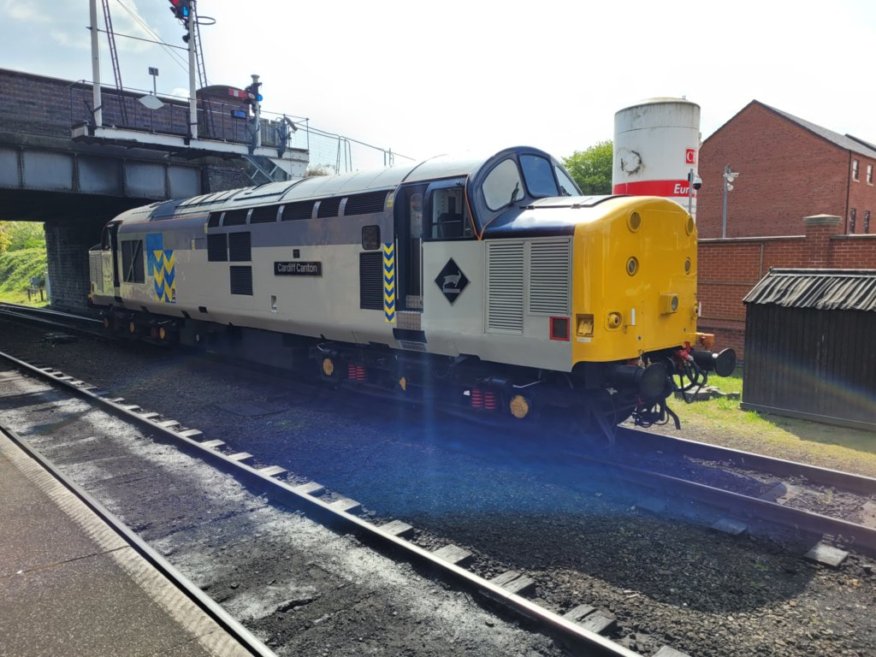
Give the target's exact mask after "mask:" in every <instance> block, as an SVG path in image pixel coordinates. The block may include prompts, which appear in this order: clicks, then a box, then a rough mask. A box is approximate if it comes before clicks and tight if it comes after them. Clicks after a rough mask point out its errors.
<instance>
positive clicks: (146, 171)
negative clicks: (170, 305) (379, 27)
mask: <svg viewBox="0 0 876 657" xmlns="http://www.w3.org/2000/svg"><path fill="white" fill-rule="evenodd" d="M221 89H225V90H226V91H227V89H228V88H227V87H225V88H207V89H205V90H201V92H199V94H198V134H200V135H201V136H202V138H201V139H198V140H196V141H193V140H190V139H189V138H188V134H189V125H188V122H189V106H188V104H187V103H186V102H184V101H180V100H173V99H167V98H162V97H157V96H151V97H149V98H147V97H144V96H143V95H142V94H135V93H131V92H127V91H117V90H115V89H108V88H104V89H103V94H102V99H103V100H102V106H101V110H102V115H103V122H102V123H103V126H105V127H103V128H98V127H96V126H95V123H94V112H93V109H94V108H93V102H92V98H93V94H92V85H91V84H90V83H85V82H72V81H69V80H60V79H56V78H49V77H44V76H39V75H33V74H29V73H23V72H17V71H11V70H5V69H0V90H2V91H0V220H7V221H42V222H45V227H46V248H47V252H48V279H49V287H50V290H51V297H52V305H53V306H55V307H58V308H62V309H68V310H82V309H84V308H85V307H86V295H87V292H88V253H87V252H88V248H89V247H90V246H92V245H93V244H95V243H97V242H98V241H99V237H100V230H101V227H102V226H103V225H104V224H105V223H106V222H107V221H108V220H109V219H111V218H112V217H113V216H115V215H116V214H118V213H119V212H122V211H124V210H126V209H129V208H132V207H137V206H140V205H144V204H147V203H151V202H153V201H156V200H164V199H167V198H179V197H185V196H194V195H197V194H203V193H209V192H214V191H221V190H224V189H232V188H235V187H243V186H246V185H251V184H253V183H254V182H265V181H266V180H269V179H283V178H287V177H290V176H291V177H297V176H302V175H304V171H305V169H306V167H307V163H308V152H307V151H306V150H304V149H296V148H288V147H287V146H286V139H285V137H284V134H283V133H282V131H277V130H272V129H271V128H272V127H273V126H272V124H271V122H267V121H263V122H262V125H260V126H259V129H260V131H261V133H262V134H261V144H262V146H261V147H260V148H259V149H256V150H253V149H252V148H250V147H249V146H248V144H249V142H250V133H249V132H248V128H247V126H248V125H252V124H251V123H248V122H247V119H246V108H245V106H243V107H241V104H242V101H239V100H234V99H233V98H232V99H231V101H229V100H228V99H224V100H222V99H221V98H220V97H219V91H217V90H221ZM202 92H203V95H202ZM211 92H212V93H211ZM144 100H147V102H145V103H144V102H143V101H144ZM250 129H251V128H250Z"/></svg>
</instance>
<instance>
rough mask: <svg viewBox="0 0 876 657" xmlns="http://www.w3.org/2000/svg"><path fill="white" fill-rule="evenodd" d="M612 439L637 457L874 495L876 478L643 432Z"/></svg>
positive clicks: (632, 431)
mask: <svg viewBox="0 0 876 657" xmlns="http://www.w3.org/2000/svg"><path fill="white" fill-rule="evenodd" d="M615 437H616V446H617V448H619V449H624V448H627V449H632V448H634V449H635V450H636V453H637V454H640V453H642V452H643V451H644V450H650V451H657V450H663V451H672V452H675V453H679V454H683V455H685V456H692V457H696V458H702V459H704V460H708V461H728V462H730V463H733V464H734V465H737V466H740V467H744V468H748V469H751V470H756V471H758V472H763V473H766V474H773V475H776V476H779V477H803V478H805V479H806V480H808V481H809V482H810V483H812V484H817V485H821V486H833V487H836V488H841V489H843V490H846V491H849V492H853V493H858V494H860V495H876V478H873V477H868V476H866V475H860V474H855V473H852V472H843V471H841V470H833V469H830V468H823V467H820V466H816V465H809V464H808V463H800V462H798V461H789V460H786V459H780V458H777V457H774V456H765V455H763V454H755V453H753V452H746V451H743V450H738V449H733V448H731V447H722V446H720V445H713V444H710V443H701V442H697V441H694V440H687V439H685V438H678V437H676V436H669V435H666V434H662V433H656V432H654V433H652V432H649V431H644V430H642V429H630V428H627V427H618V430H617V432H616V436H615Z"/></svg>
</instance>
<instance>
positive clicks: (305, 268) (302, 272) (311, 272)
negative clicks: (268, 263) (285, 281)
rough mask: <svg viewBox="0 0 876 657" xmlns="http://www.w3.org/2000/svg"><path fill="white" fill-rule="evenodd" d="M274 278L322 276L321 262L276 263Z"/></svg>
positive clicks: (296, 261)
mask: <svg viewBox="0 0 876 657" xmlns="http://www.w3.org/2000/svg"><path fill="white" fill-rule="evenodd" d="M274 276H322V263H321V262H302V261H300V260H293V261H292V262H275V263H274Z"/></svg>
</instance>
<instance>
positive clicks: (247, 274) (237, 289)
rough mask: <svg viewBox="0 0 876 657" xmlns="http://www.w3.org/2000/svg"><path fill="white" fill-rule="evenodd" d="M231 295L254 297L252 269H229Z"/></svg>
mask: <svg viewBox="0 0 876 657" xmlns="http://www.w3.org/2000/svg"><path fill="white" fill-rule="evenodd" d="M229 270H230V271H229V273H230V277H231V294H246V295H252V267H229Z"/></svg>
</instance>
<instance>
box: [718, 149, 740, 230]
mask: <svg viewBox="0 0 876 657" xmlns="http://www.w3.org/2000/svg"><path fill="white" fill-rule="evenodd" d="M738 175H739V172H738V171H734V170H733V169H731V168H730V165H729V164H728V165H727V166H725V167H724V175H723V178H724V206H723V210H722V212H721V238H722V239H726V238H727V194H728V193H729V192H732V191H733V181H734V180H736V176H738Z"/></svg>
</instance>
